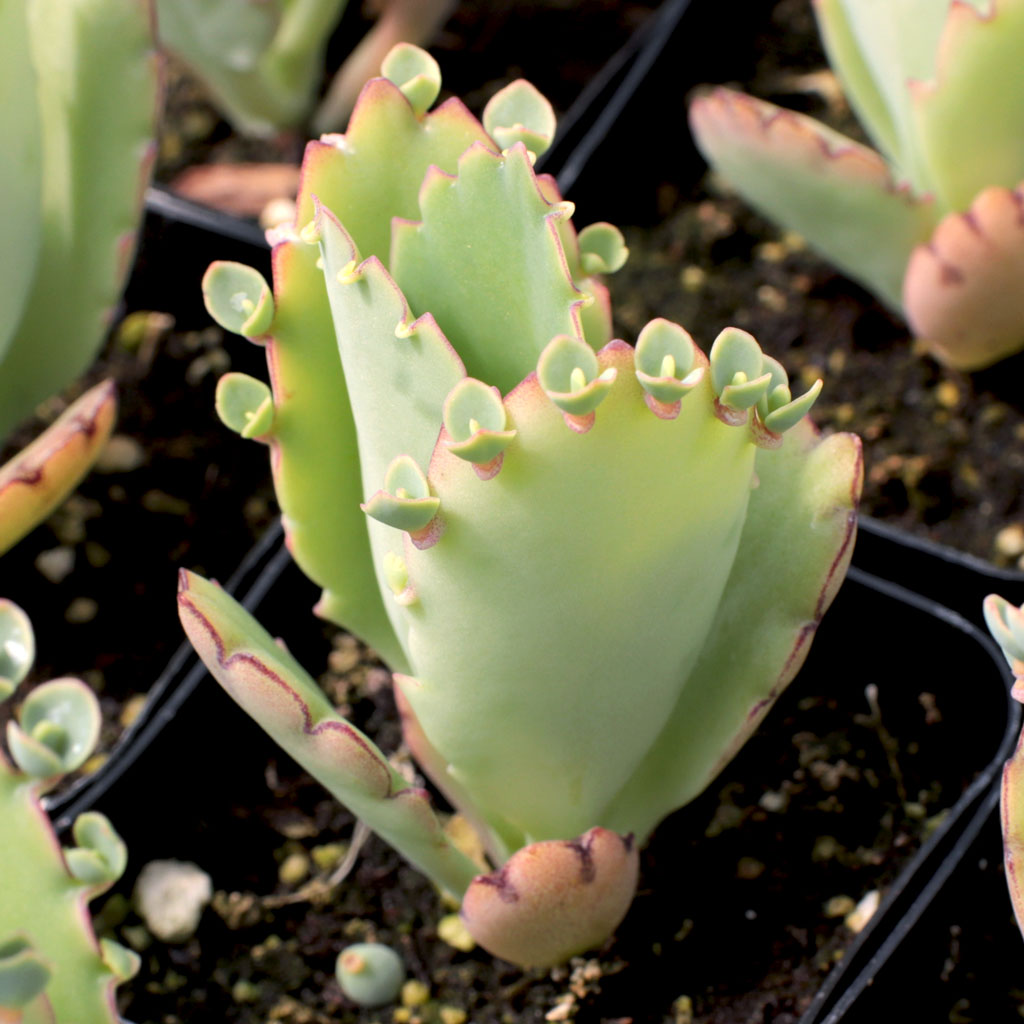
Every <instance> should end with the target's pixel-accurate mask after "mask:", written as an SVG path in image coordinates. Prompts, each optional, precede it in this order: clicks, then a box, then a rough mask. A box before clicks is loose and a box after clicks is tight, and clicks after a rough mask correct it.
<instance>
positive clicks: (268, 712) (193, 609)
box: [178, 572, 478, 894]
mask: <svg viewBox="0 0 1024 1024" xmlns="http://www.w3.org/2000/svg"><path fill="white" fill-rule="evenodd" d="M178 607H179V612H180V615H181V621H182V625H183V626H184V628H185V632H186V633H187V634H188V637H189V639H190V640H191V641H192V644H193V646H194V647H195V648H196V651H197V652H198V654H199V656H200V657H201V658H202V659H203V661H204V662H205V663H206V666H207V668H208V669H209V670H210V672H211V673H212V674H213V675H214V677H215V678H216V679H217V680H218V681H219V682H220V684H221V685H222V686H223V687H224V689H225V690H226V691H227V692H228V694H229V695H230V696H231V697H232V698H233V699H234V700H235V701H237V702H238V703H239V704H240V705H241V706H242V708H243V709H244V710H245V711H246V712H247V713H248V714H250V715H251V716H252V717H253V718H255V719H256V721H257V722H259V724H260V725H261V726H262V727H263V728H264V729H266V731H267V732H268V733H269V734H270V736H271V737H272V738H273V739H274V740H275V741H276V742H277V743H278V744H279V745H280V746H281V747H282V748H283V749H284V750H286V751H287V752H288V753H289V754H290V755H291V756H292V757H294V758H295V760H296V761H298V763H299V764H301V765H302V766H303V767H304V768H306V770H307V771H310V772H312V773H313V774H314V775H316V777H317V778H318V779H320V781H321V782H322V783H323V784H324V785H325V786H326V787H327V788H328V789H329V790H330V791H331V792H332V793H333V794H334V795H335V796H336V797H337V798H338V799H339V800H340V801H341V802H342V803H343V804H345V806H346V807H348V808H349V809H350V810H351V811H352V812H353V814H355V815H356V816H357V817H359V818H360V819H361V820H362V821H364V822H366V824H367V825H368V826H369V827H370V828H371V829H373V830H374V831H375V832H376V833H377V834H378V835H380V836H381V837H382V838H384V839H385V840H386V841H387V842H389V843H390V844H391V845H392V846H394V847H395V849H396V850H399V851H400V852H401V853H402V854H403V855H404V856H405V857H406V858H407V859H408V860H409V861H410V862H411V863H412V864H414V865H415V866H417V867H418V868H420V870H422V871H423V872H424V873H426V874H427V875H429V876H430V877H431V878H433V879H434V880H435V881H436V882H437V883H438V884H439V885H441V886H442V887H443V888H445V889H447V890H448V891H449V892H452V893H456V894H461V893H462V892H463V891H464V890H465V888H466V886H467V885H468V884H469V882H470V881H471V879H472V878H473V876H474V875H476V874H477V870H478V869H477V867H476V865H475V864H474V863H473V862H472V861H470V860H469V859H468V858H466V857H465V856H464V855H463V854H461V853H459V852H458V851H457V850H456V849H455V847H454V846H452V845H451V843H450V842H449V841H448V840H447V839H446V838H445V835H444V833H443V831H442V829H441V826H440V823H439V822H438V821H437V819H436V818H435V816H434V814H433V811H432V810H431V808H430V804H429V796H428V795H427V793H426V791H425V790H423V789H419V788H416V787H413V786H411V785H410V784H409V783H408V782H407V781H406V780H405V779H404V778H403V777H402V776H401V775H400V774H399V773H398V772H397V771H396V770H395V769H394V768H393V767H392V766H391V765H390V764H389V763H388V760H387V758H385V757H384V755H383V754H382V753H381V752H380V750H379V749H378V748H377V747H376V745H375V744H374V743H373V742H372V741H371V740H370V739H369V738H368V737H366V736H365V735H363V733H361V732H360V731H359V730H358V729H356V728H355V727H354V726H352V725H350V724H349V723H348V722H346V721H345V720H344V719H343V718H341V717H340V716H339V715H338V714H337V713H336V712H335V710H334V708H333V707H332V706H331V704H330V702H329V701H328V700H327V698H326V697H325V696H324V694H323V691H322V690H321V689H320V688H319V687H318V686H317V685H316V683H315V682H314V681H313V680H312V679H311V678H310V677H309V675H307V673H306V672H305V671H303V669H302V668H301V666H300V665H299V664H298V663H297V662H296V661H295V659H294V658H292V657H291V656H290V655H289V654H287V653H286V652H285V651H284V650H283V649H282V647H281V646H280V645H279V644H277V643H275V642H274V640H273V639H272V638H271V636H270V635H269V634H268V633H267V632H266V631H265V630H264V629H263V628H262V627H261V626H260V625H259V623H257V622H256V620H255V619H253V618H252V616H251V615H249V613H248V612H247V611H245V609H244V608H242V606H241V605H240V604H238V602H237V601H235V600H234V599H233V598H232V597H230V595H228V594H226V593H225V592H224V591H223V590H222V589H221V588H220V587H218V586H216V585H215V584H213V583H210V582H208V581H207V580H204V579H202V578H201V577H198V576H196V575H194V574H192V573H186V572H183V573H182V574H181V583H180V588H179V593H178Z"/></svg>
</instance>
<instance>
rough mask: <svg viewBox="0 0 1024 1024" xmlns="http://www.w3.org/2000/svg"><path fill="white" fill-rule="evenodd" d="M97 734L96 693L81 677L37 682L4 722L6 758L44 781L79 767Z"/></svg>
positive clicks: (91, 747)
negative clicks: (13, 715) (14, 719)
mask: <svg viewBox="0 0 1024 1024" xmlns="http://www.w3.org/2000/svg"><path fill="white" fill-rule="evenodd" d="M99 735H100V706H99V701H97V699H96V694H95V693H93V691H92V690H91V689H90V688H89V687H88V686H87V685H86V684H85V683H83V682H82V681H81V680H80V679H70V678H68V679H53V680H51V681H50V682H48V683H43V684H42V685H40V686H37V687H36V688H35V689H34V690H32V692H31V693H30V694H29V695H28V696H27V697H26V698H25V700H24V702H23V703H22V705H21V708H20V709H19V711H18V723H17V725H15V723H14V722H8V723H7V742H8V746H9V747H10V750H11V757H12V758H14V762H15V764H17V765H18V767H19V768H21V770H22V771H24V772H26V773H27V774H29V775H31V776H34V777H35V778H39V779H49V778H51V777H53V776H56V775H62V774H64V773H66V772H73V771H74V770H75V769H76V768H80V767H81V766H82V765H83V764H84V763H85V760H86V758H88V757H89V755H90V754H91V753H92V752H93V750H94V749H95V747H96V743H97V741H98V740H99Z"/></svg>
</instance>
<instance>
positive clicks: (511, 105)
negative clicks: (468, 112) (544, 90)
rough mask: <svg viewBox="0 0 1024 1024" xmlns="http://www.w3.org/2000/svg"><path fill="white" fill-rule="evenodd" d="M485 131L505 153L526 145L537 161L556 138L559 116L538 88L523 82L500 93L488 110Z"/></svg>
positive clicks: (485, 117)
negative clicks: (517, 146)
mask: <svg viewBox="0 0 1024 1024" xmlns="http://www.w3.org/2000/svg"><path fill="white" fill-rule="evenodd" d="M483 122H484V128H485V129H486V130H487V133H488V134H489V135H490V136H491V138H493V139H494V141H495V142H497V143H498V145H499V146H500V147H501V148H502V149H503V150H505V149H511V148H512V147H513V146H514V145H515V144H516V143H519V142H521V143H523V145H525V146H526V148H527V150H529V152H530V153H531V154H532V157H533V159H536V158H537V157H538V156H540V155H541V154H542V153H545V152H546V151H547V149H548V147H549V146H550V145H551V142H552V140H553V139H554V137H555V112H554V110H553V109H552V107H551V104H550V103H549V102H548V101H547V99H546V97H544V96H543V95H542V94H541V93H540V92H538V90H537V89H536V87H535V86H533V85H531V84H530V83H529V82H527V81H524V80H523V79H519V80H517V81H515V82H511V83H509V84H508V85H506V86H505V88H504V89H501V90H499V91H498V92H496V93H495V94H494V95H493V96H492V97H491V99H490V100H489V102H488V104H487V106H486V107H485V108H484V115H483Z"/></svg>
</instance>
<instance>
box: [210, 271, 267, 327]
mask: <svg viewBox="0 0 1024 1024" xmlns="http://www.w3.org/2000/svg"><path fill="white" fill-rule="evenodd" d="M203 302H204V303H205V304H206V310H207V312H208V313H209V314H210V316H212V317H213V319H214V320H216V321H217V323H218V324H220V326H221V327H223V328H224V330H226V331H231V332H232V333H233V334H242V335H244V336H245V337H248V338H254V337H259V336H260V335H262V334H265V333H266V332H267V331H268V330H270V325H271V323H273V320H274V295H273V292H272V291H271V290H270V285H268V284H267V282H266V281H265V280H264V279H263V275H262V274H261V273H260V272H259V271H258V270H253V268H252V267H247V266H245V265H244V264H242V263H230V262H228V261H225V260H219V261H217V262H215V263H211V264H210V266H209V268H208V269H207V271H206V273H205V274H204V275H203Z"/></svg>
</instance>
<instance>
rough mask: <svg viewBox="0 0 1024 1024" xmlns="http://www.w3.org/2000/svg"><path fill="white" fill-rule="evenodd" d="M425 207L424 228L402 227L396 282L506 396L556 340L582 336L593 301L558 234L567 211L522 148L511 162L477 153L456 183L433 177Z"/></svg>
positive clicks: (474, 369)
mask: <svg viewBox="0 0 1024 1024" xmlns="http://www.w3.org/2000/svg"><path fill="white" fill-rule="evenodd" d="M420 207H421V211H422V220H421V221H419V222H408V223H406V222H396V224H395V228H394V240H393V245H392V254H391V272H392V274H393V276H394V280H395V283H396V284H397V285H398V287H399V288H400V289H401V291H402V294H403V295H404V296H405V298H406V300H407V301H408V303H409V306H410V308H411V309H412V311H413V313H414V314H419V313H428V312H429V313H431V314H432V315H433V317H434V319H435V320H436V321H437V324H438V325H439V327H440V328H441V330H442V331H443V332H444V335H445V337H446V338H447V339H448V341H449V342H450V344H451V345H452V347H453V348H454V349H455V351H456V352H457V353H458V354H459V358H460V359H461V360H462V362H463V364H464V365H465V368H466V372H467V373H468V374H469V375H470V376H472V377H477V378H479V379H480V380H482V381H486V383H488V384H492V385H494V386H495V387H497V388H498V389H499V390H500V391H501V393H502V394H506V393H507V392H508V391H510V390H511V389H512V388H513V387H515V386H516V384H518V383H519V382H520V381H521V380H522V379H523V378H524V377H525V376H526V375H527V374H528V373H529V372H530V371H531V370H532V369H533V368H534V366H535V364H536V361H537V357H538V355H539V354H540V352H541V351H542V350H543V348H544V346H545V345H547V343H548V342H549V341H550V340H551V339H552V338H553V337H555V335H557V334H570V335H573V336H579V335H580V334H581V327H580V323H579V316H580V307H581V305H582V303H583V301H584V298H583V296H582V294H581V293H580V292H579V291H578V290H577V289H576V287H575V286H574V284H573V281H572V278H571V277H570V276H569V272H568V267H567V264H566V258H565V252H564V250H563V248H562V244H561V239H560V237H559V232H558V229H557V222H558V221H559V220H560V219H561V218H563V217H564V216H565V214H566V209H565V208H563V207H561V206H557V205H552V204H551V203H550V202H548V200H547V199H545V198H544V196H543V195H542V193H541V190H540V188H539V186H538V183H537V177H536V175H535V174H534V172H533V168H532V166H531V165H530V161H529V158H528V156H527V153H526V150H525V149H524V148H523V147H522V146H516V147H514V148H513V149H512V150H511V151H510V152H509V154H508V155H507V156H506V157H499V156H497V155H496V154H494V153H492V152H490V150H488V149H486V148H484V147H483V146H473V147H471V148H470V149H469V150H467V151H466V153H464V154H463V156H462V158H461V159H460V160H459V166H458V174H457V175H456V176H455V177H449V176H448V175H445V174H442V173H440V172H429V173H428V174H427V176H426V179H425V180H424V183H423V188H422V189H421V192H420ZM467 251H471V252H472V253H473V259H472V260H469V261H467V260H466V259H465V253H466V252H467ZM453 267H459V268H460V269H459V272H458V273H453V271H452V268H453ZM496 289H498V290H496ZM508 295H520V296H529V297H530V301H529V302H514V303H510V302H508V301H507V300H506V299H504V298H503V296H508Z"/></svg>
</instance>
